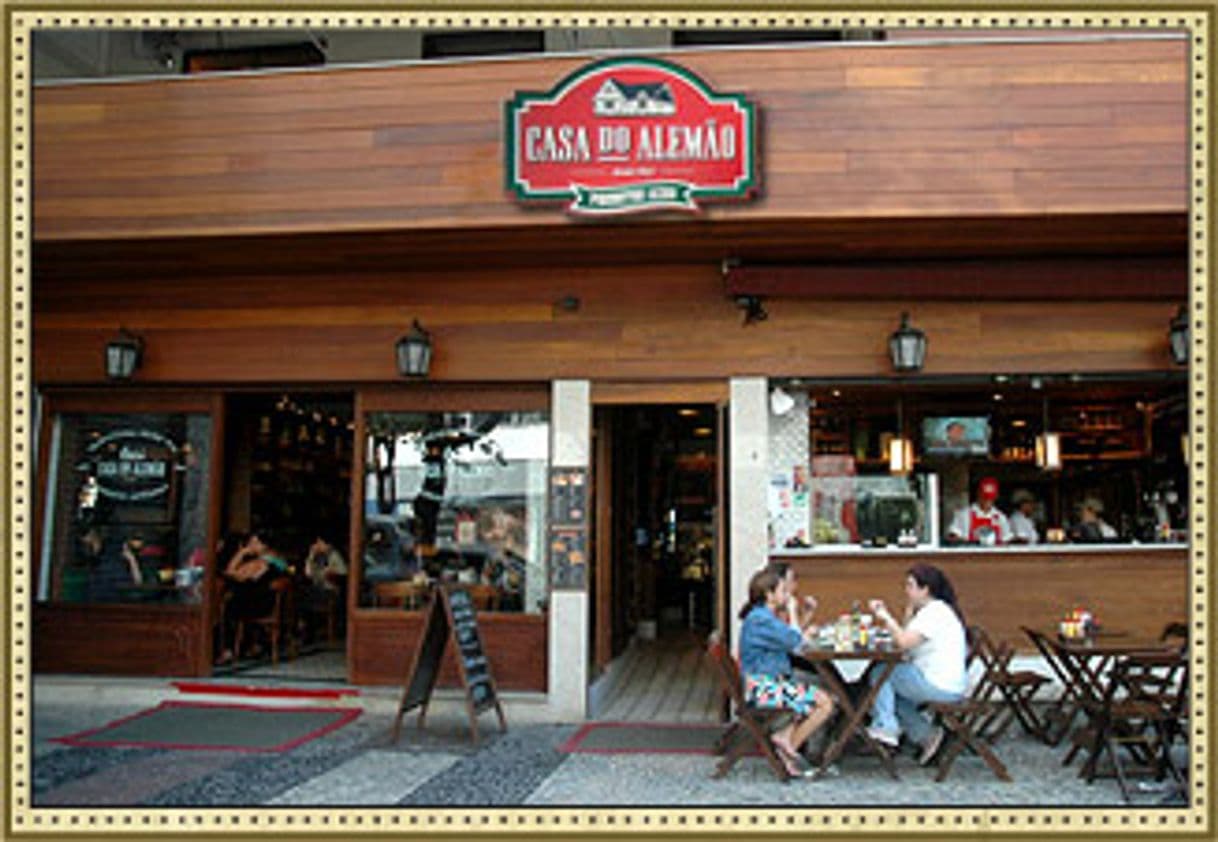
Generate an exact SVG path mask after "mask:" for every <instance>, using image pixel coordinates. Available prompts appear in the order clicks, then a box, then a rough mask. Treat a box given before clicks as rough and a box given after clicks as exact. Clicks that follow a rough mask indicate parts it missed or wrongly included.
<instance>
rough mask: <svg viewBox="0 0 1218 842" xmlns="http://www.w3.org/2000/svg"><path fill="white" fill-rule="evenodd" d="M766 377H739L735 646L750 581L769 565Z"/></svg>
mask: <svg viewBox="0 0 1218 842" xmlns="http://www.w3.org/2000/svg"><path fill="white" fill-rule="evenodd" d="M766 385H767V384H766V380H765V378H764V377H733V378H732V381H731V404H730V413H731V414H730V416H729V417H730V419H731V422H730V425H729V427H728V431H729V441H728V453H729V465H730V466H731V477H730V478H729V480H728V482H729V483H730V488H731V497H730V500H731V515H730V520H729V522H728V529H729V530H730V531H729V534H730V535H731V542H730V546H731V559H730V564H731V568H730V570H731V577H730V580H729V586H728V611H729V617H730V618H731V635H732V645H733V647H734V646H735V644H736V642H737V641H738V640H739V639H740V620H739V618H738V617H737V616H736V611H737V609H738V608H739V607H740V606H741V605H743V604H744V601H745V599H747V598H748V593H749V579H750V578H751V577H752V575H753V574H754V573H755V572H757V570H758V569H759V568H761V567H762V566H764V565H765V563H766V561H767V560H768V549H767V538H766V524H767V523H768V518H769V513H768V511H767V504H766V482H767V478H766V465H767V464H768V461H767V457H766V444H767V442H766V436H767V431H768V423H769V415H768V409H767V405H766Z"/></svg>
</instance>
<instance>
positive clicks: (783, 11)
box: [0, 0, 1218, 838]
mask: <svg viewBox="0 0 1218 842" xmlns="http://www.w3.org/2000/svg"><path fill="white" fill-rule="evenodd" d="M5 2H7V7H6V8H5V10H4V11H5V18H4V27H5V33H4V34H5V37H4V49H5V57H6V62H5V67H6V71H7V72H6V75H5V79H6V82H7V89H8V93H9V95H8V97H7V108H6V109H5V112H4V117H3V120H4V121H5V122H6V123H7V124H8V127H9V129H10V133H9V138H10V141H9V143H8V146H7V150H6V151H7V158H6V163H7V168H6V171H7V174H8V178H7V180H6V181H5V187H4V189H5V193H6V198H7V199H8V202H7V204H6V207H7V210H8V213H7V214H6V216H5V224H6V227H7V233H8V234H9V235H10V236H9V237H8V239H7V240H6V243H7V246H8V248H7V257H8V265H9V266H10V267H11V268H10V272H9V277H8V283H7V284H6V285H5V290H4V305H5V308H4V313H5V316H6V318H5V319H4V320H3V321H2V322H0V324H2V327H0V339H3V340H4V344H5V348H6V351H7V353H6V354H5V359H4V363H5V367H4V373H5V385H6V388H5V390H4V392H3V399H0V400H2V401H3V402H0V408H2V409H4V410H6V413H5V415H4V418H5V421H6V423H4V424H3V425H0V426H2V427H3V429H4V430H5V433H4V446H5V448H6V453H7V459H5V460H3V464H4V467H3V468H2V469H0V470H2V471H3V472H4V473H3V476H2V477H0V479H2V480H3V481H2V482H0V489H2V490H0V494H3V495H4V496H3V497H0V500H3V502H5V503H6V504H11V505H8V506H6V510H5V512H6V515H7V516H6V517H5V523H4V527H5V528H4V529H3V531H2V532H0V534H2V535H3V536H4V538H3V549H5V550H7V553H6V556H7V557H8V558H10V559H11V564H10V565H9V567H8V576H7V578H6V580H5V593H6V595H7V596H8V599H7V600H6V605H7V606H8V607H7V609H6V616H5V623H4V626H3V629H2V630H0V643H8V644H9V645H8V648H7V651H8V653H9V656H8V659H7V661H6V662H5V663H6V676H5V677H6V678H7V679H8V681H7V682H6V684H5V686H6V687H7V688H8V689H7V692H6V693H4V694H3V698H2V702H0V704H3V706H4V709H5V711H6V712H8V713H10V715H11V718H9V719H8V720H7V721H6V725H7V727H6V728H5V729H4V732H3V739H4V741H5V743H4V745H5V748H6V751H5V758H4V759H5V767H4V769H3V771H0V776H3V777H4V778H5V779H7V780H8V781H11V784H10V786H8V787H6V791H5V795H6V802H7V803H6V808H7V809H6V810H5V813H6V824H5V827H4V829H3V832H4V833H5V835H10V834H11V835H14V836H22V837H24V836H37V837H46V836H48V835H75V834H77V833H80V832H93V833H96V832H102V833H111V834H118V835H121V836H124V837H125V836H133V835H137V834H138V835H146V834H148V833H162V832H169V833H173V834H175V835H178V834H183V833H188V834H194V835H196V836H197V835H210V834H216V833H220V832H222V833H224V834H225V835H229V834H232V833H233V832H263V831H267V832H278V833H283V832H294V833H301V834H306V833H307V834H308V835H310V836H313V835H316V834H318V833H321V834H339V835H342V836H347V835H349V834H351V833H353V832H360V833H367V832H378V831H379V832H386V831H388V832H394V833H396V834H398V835H401V834H409V835H415V834H419V835H423V836H437V835H444V836H453V835H470V834H473V833H478V834H479V835H481V834H483V833H486V832H489V833H491V834H493V835H496V836H500V837H509V836H510V837H520V836H522V835H525V834H529V835H532V834H538V833H542V834H547V835H556V834H558V833H572V832H579V833H581V834H585V833H586V834H594V835H624V834H627V833H628V834H631V835H638V834H640V833H642V834H645V835H653V834H655V835H660V834H663V835H670V834H682V833H683V834H694V835H696V836H698V837H708V836H723V835H727V834H731V835H740V833H741V832H744V833H748V834H750V835H752V834H766V835H769V834H776V833H792V832H794V833H801V834H808V833H818V834H824V833H826V832H850V833H852V834H856V833H864V834H867V835H882V836H892V835H895V834H905V833H913V834H918V835H926V834H935V835H942V834H945V833H947V834H952V835H957V834H978V833H983V832H984V833H993V834H1003V835H1028V834H1032V835H1034V836H1036V837H1043V836H1045V835H1047V834H1054V835H1069V836H1078V835H1080V834H1085V835H1088V836H1090V835H1108V834H1114V833H1155V834H1156V835H1162V834H1170V835H1172V836H1178V835H1182V836H1188V837H1193V838H1196V837H1198V836H1202V837H1205V838H1208V837H1209V836H1210V835H1211V834H1212V833H1213V832H1214V829H1215V825H1214V822H1213V821H1212V819H1211V816H1212V814H1213V811H1214V799H1213V787H1212V781H1213V772H1212V770H1211V764H1210V762H1209V757H1210V755H1211V753H1212V752H1213V750H1214V737H1213V735H1212V734H1211V733H1210V731H1209V719H1210V712H1209V709H1208V700H1209V694H1208V692H1207V691H1208V690H1209V685H1210V684H1211V683H1212V682H1213V674H1212V673H1211V672H1209V671H1208V670H1207V669H1206V665H1207V662H1208V656H1209V652H1210V651H1211V647H1212V645H1213V640H1212V638H1213V626H1212V624H1210V623H1208V622H1207V619H1208V618H1209V616H1210V613H1211V610H1212V609H1211V593H1212V589H1213V585H1212V583H1213V580H1212V575H1213V574H1212V570H1211V567H1210V550H1211V547H1212V546H1213V543H1212V542H1213V536H1212V535H1211V534H1210V533H1209V531H1208V530H1207V529H1206V524H1207V522H1208V521H1209V519H1210V518H1212V517H1214V516H1215V515H1216V514H1218V511H1216V507H1215V505H1214V498H1213V495H1212V494H1211V493H1210V483H1211V481H1212V472H1211V470H1210V461H1211V460H1210V449H1211V446H1212V443H1213V441H1214V439H1213V436H1214V430H1213V427H1212V424H1211V423H1210V413H1209V408H1208V407H1209V405H1210V403H1211V400H1212V396H1211V392H1210V385H1209V384H1210V380H1211V375H1212V368H1213V365H1214V361H1213V359H1212V358H1211V354H1210V352H1209V337H1210V326H1209V325H1210V320H1209V312H1210V308H1211V306H1212V301H1213V288H1212V287H1211V285H1210V280H1209V265H1210V257H1209V254H1210V251H1209V239H1208V236H1207V234H1208V232H1209V226H1210V207H1211V206H1210V201H1209V200H1210V196H1211V187H1210V180H1209V172H1210V168H1209V158H1210V155H1211V154H1212V152H1211V141H1210V138H1209V134H1210V133H1209V131H1208V130H1209V127H1210V99H1211V96H1212V90H1211V88H1212V85H1211V74H1210V66H1211V62H1212V56H1211V49H1212V48H1213V43H1214V29H1213V27H1214V14H1215V11H1214V8H1213V7H1212V5H1211V4H1209V3H1204V2H1196V1H1195V0H1194V2H1182V3H1177V4H1174V5H1161V6H1154V7H1152V8H1146V7H1145V6H1143V5H1142V4H1139V3H1136V2H1133V0H1120V2H1114V3H1113V4H1112V5H1110V6H1108V7H1106V8H1096V7H1090V8H1088V7H1076V8H1073V9H1070V10H1065V11H1063V10H1061V9H1060V8H1050V7H1041V8H1038V7H1037V6H1034V5H1031V4H1028V5H1027V6H1021V8H1019V9H1018V10H1013V9H1010V8H1004V7H1002V6H994V7H991V8H989V9H983V10H978V9H973V8H967V7H956V8H952V7H934V6H929V5H927V6H924V7H922V8H917V7H910V8H904V9H902V8H892V9H883V10H878V11H870V10H859V9H852V8H851V6H852V5H854V4H849V3H846V4H840V5H837V4H835V5H833V6H829V7H821V8H817V7H813V6H810V5H805V4H799V3H795V2H791V0H788V2H786V3H779V4H775V5H772V4H771V3H769V2H764V0H763V1H762V2H749V0H735V2H732V3H730V4H725V6H724V8H698V7H697V6H690V5H685V4H684V3H677V2H672V3H669V2H664V0H659V2H654V3H646V2H638V0H635V2H622V0H607V2H596V0H593V2H592V3H584V4H579V7H580V8H582V11H578V12H564V11H562V10H563V9H564V8H570V4H568V3H565V2H546V0H534V3H533V5H532V6H531V8H530V9H529V10H526V11H521V10H519V9H508V8H501V7H496V6H482V5H481V4H477V3H467V4H465V5H463V6H451V7H450V6H448V4H442V3H436V2H427V0H415V2H414V4H413V5H412V6H411V7H408V8H406V9H401V8H395V6H394V4H393V3H392V2H391V0H390V2H385V0H380V2H377V0H368V4H367V5H366V6H365V7H364V8H361V9H358V10H349V11H343V10H337V11H335V10H333V9H334V5H335V4H334V3H333V2H331V3H329V4H324V5H323V2H318V3H316V4H315V3H306V2H305V0H296V2H295V5H296V6H297V8H295V9H293V10H290V11H284V10H281V9H278V8H276V9H275V10H273V11H265V12H264V11H260V10H252V11H251V10H250V9H249V7H248V6H244V5H243V4H240V3H235V2H234V3H225V4H224V5H227V6H231V9H232V10H231V11H225V10H223V9H224V6H223V5H219V4H217V6H209V10H208V11H195V10H192V9H189V8H187V9H183V8H180V7H181V6H182V5H184V4H182V3H174V2H173V0H169V2H159V3H155V4H153V3H144V4H140V5H139V6H137V7H134V8H133V7H131V6H125V7H122V8H118V7H116V8H113V9H110V8H106V7H96V6H92V5H88V4H85V3H82V2H80V0H77V2H70V1H69V2H64V3H61V4H59V5H56V6H51V5H49V4H48V5H44V4H40V3H36V2H23V0H0V4H4V3H5ZM174 6H178V7H179V8H174ZM327 6H328V7H329V8H327ZM615 6H616V7H617V8H614V7H615ZM589 7H591V9H590V8H589ZM623 7H625V8H626V9H630V10H622V9H623ZM216 8H219V9H221V10H220V11H216V10H215V9H216ZM864 8H865V7H864ZM287 25H291V26H297V27H299V26H310V25H311V26H324V27H329V28H338V27H377V26H384V27H412V28H413V27H489V26H495V27H507V26H516V27H525V26H528V27H540V26H568V27H571V26H580V27H612V26H674V27H705V28H709V27H734V26H745V27H847V26H849V27H875V28H883V27H902V28H934V29H955V28H967V29H993V30H995V34H996V35H998V34H1000V33H1001V31H1002V30H1004V29H1009V28H1024V27H1030V26H1036V27H1039V28H1054V29H1063V28H1075V27H1085V28H1090V29H1098V30H1103V29H1146V30H1149V31H1164V30H1181V31H1186V32H1187V33H1188V34H1189V38H1190V46H1191V51H1190V58H1189V62H1190V73H1189V76H1190V80H1191V85H1192V97H1191V101H1192V106H1191V114H1190V117H1191V126H1190V152H1191V159H1190V188H1191V195H1190V213H1189V237H1190V243H1191V247H1190V255H1189V257H1190V277H1191V279H1192V282H1191V284H1190V292H1191V301H1190V313H1191V316H1192V318H1191V320H1190V328H1191V330H1192V355H1191V376H1190V377H1191V379H1190V382H1191V386H1192V388H1191V390H1190V391H1191V394H1190V400H1191V407H1190V413H1191V418H1192V424H1191V425H1190V431H1191V442H1192V443H1191V447H1192V453H1191V456H1192V459H1191V471H1192V473H1191V480H1190V496H1191V497H1192V501H1191V508H1192V511H1193V524H1192V549H1191V553H1190V564H1191V566H1192V569H1191V580H1192V581H1191V586H1190V587H1191V591H1190V594H1191V595H1192V597H1193V600H1192V604H1191V608H1192V611H1191V617H1190V622H1191V625H1192V640H1191V647H1192V648H1191V652H1192V658H1193V664H1192V674H1193V679H1194V683H1193V688H1192V690H1193V706H1192V720H1191V728H1192V733H1191V735H1190V740H1191V745H1192V756H1191V758H1190V793H1191V794H1190V805H1189V806H1188V807H1187V808H1184V807H1180V808H1171V809H1168V808H1158V809H1156V808H1139V809H1120V808H1103V809H1070V808H1065V809H1063V808H1055V809H1036V808H1011V807H999V808H994V809H976V808H968V809H958V810H950V809H943V808H938V809H932V808H928V809H924V810H909V809H904V810H895V809H865V808H858V809H852V810H849V811H847V810H840V809H838V810H827V809H815V808H810V809H806V810H800V809H790V808H785V807H784V808H781V809H770V810H765V811H756V810H752V809H743V808H741V809H713V810H712V809H696V808H691V809H684V810H673V809H637V810H636V809H631V810H626V809H617V810H609V809H565V808H564V809H502V810H490V809H472V810H453V811H446V810H443V809H425V810H412V811H406V810H391V809H379V810H368V809H326V810H312V811H310V810H276V811H274V812H268V811H262V810H257V809H225V808H212V809H206V810H204V809H197V810H151V809H146V810H140V809H134V810H128V809H125V808H124V809H91V810H85V809H76V810H63V809H53V810H52V809H46V808H44V809H35V808H33V807H31V805H30V804H29V802H28V792H29V785H30V775H31V770H30V765H29V760H30V739H29V734H30V725H31V710H30V682H31V676H30V672H31V661H30V604H29V597H30V594H29V591H28V587H27V584H26V582H27V577H28V575H29V571H30V565H29V562H30V560H31V559H30V530H31V528H32V526H33V524H32V513H33V500H32V491H33V486H32V484H31V481H30V478H31V476H32V473H33V468H32V464H31V463H32V460H33V457H34V456H35V454H33V453H32V452H31V446H32V431H31V426H32V421H33V412H32V397H33V393H32V388H31V387H32V384H31V357H30V350H31V330H30V320H29V313H30V306H31V305H30V302H31V295H30V283H29V278H30V255H29V243H30V241H31V235H30V212H29V211H30V201H31V190H30V181H29V177H28V176H29V173H30V171H31V170H30V121H29V102H30V72H31V70H30V68H31V57H30V46H31V44H30V36H31V32H32V31H33V30H34V29H37V28H44V27H46V28H60V27H119V26H122V27H138V28H155V27H174V28H181V29H185V28H200V27H234V28H257V27H273V26H287Z"/></svg>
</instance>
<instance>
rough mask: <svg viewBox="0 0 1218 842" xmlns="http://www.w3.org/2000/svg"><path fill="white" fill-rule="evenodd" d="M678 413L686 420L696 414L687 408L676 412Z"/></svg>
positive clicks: (696, 412)
mask: <svg viewBox="0 0 1218 842" xmlns="http://www.w3.org/2000/svg"><path fill="white" fill-rule="evenodd" d="M678 412H680V414H681V415H683V416H684V417H686V418H692V417H693V416H695V415H697V414H698V410H696V409H690V408H689V407H685V408H684V409H681V410H678Z"/></svg>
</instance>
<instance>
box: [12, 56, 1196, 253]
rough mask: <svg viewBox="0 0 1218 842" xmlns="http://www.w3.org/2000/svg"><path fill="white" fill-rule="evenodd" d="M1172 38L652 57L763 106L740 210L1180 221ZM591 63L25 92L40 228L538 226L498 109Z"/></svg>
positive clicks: (1178, 108)
mask: <svg viewBox="0 0 1218 842" xmlns="http://www.w3.org/2000/svg"><path fill="white" fill-rule="evenodd" d="M1187 52H1188V41H1187V39H1186V38H1182V37H1179V36H1176V35H1165V36H1164V37H1162V38H1140V39H1137V40H1120V39H1112V40H1099V39H1097V40H1077V41H1070V42H1062V41H1057V42H1048V41H1046V42H1035V41H1028V42H1016V43H984V44H978V43H969V42H961V43H956V44H936V45H926V44H908V43H907V44H899V45H882V44H881V45H874V46H871V45H862V44H851V45H849V46H844V47H817V48H811V49H798V50H782V49H766V50H747V49H746V50H714V51H705V52H697V51H687V52H685V51H683V52H681V53H679V54H678V53H657V55H660V56H663V57H667V58H671V59H674V60H677V61H679V62H681V63H682V64H683V65H685V66H686V67H688V68H689V69H690V70H692V71H693V72H695V73H697V74H699V75H701V76H702V77H703V78H704V79H705V80H706V81H707V82H708V83H709V84H710V85H711V86H713V87H714V88H716V89H718V90H721V91H724V92H743V93H746V94H748V96H749V97H750V98H751V99H753V100H754V101H755V102H756V103H757V104H758V105H759V106H760V109H761V115H762V117H761V125H762V128H761V137H760V158H761V162H762V164H761V166H762V191H763V195H762V196H761V198H760V199H759V200H758V201H756V202H753V203H751V204H747V205H741V206H732V207H716V208H714V209H712V210H710V211H708V212H707V215H706V216H707V218H710V219H722V218H739V219H746V220H758V221H761V220H773V219H784V218H786V219H789V218H800V219H816V218H825V219H833V218H852V217H875V218H884V217H911V216H914V217H916V216H926V215H929V216H968V215H992V214H997V215H1002V216H1008V215H1010V216H1014V215H1019V214H1053V213H1095V212H1107V213H1127V212H1128V213H1133V212H1153V211H1166V212H1173V213H1178V212H1181V211H1183V210H1184V209H1185V207H1186V202H1187V167H1186V165H1187V155H1188V146H1187V143H1186V132H1187V129H1188V114H1187V101H1188V73H1187ZM592 58H593V56H588V57H581V58H570V57H565V58H557V57H556V58H543V59H537V60H522V61H494V62H468V63H460V62H456V63H446V64H436V65H430V66H427V65H425V66H417V65H416V66H411V67H394V68H375V69H347V70H330V71H320V72H293V73H279V74H276V73H270V74H265V75H257V76H248V77H243V76H232V77H213V78H197V79H173V80H161V81H150V82H146V83H130V82H128V83H122V84H89V85H79V86H53V87H51V86H48V87H39V88H37V89H36V90H35V92H34V109H33V115H34V150H33V151H34V155H33V161H34V195H35V203H34V226H33V230H34V233H35V237H36V238H37V239H39V240H43V241H48V240H71V239H99V238H124V237H171V236H198V235H223V234H254V233H265V232H300V231H354V230H395V229H397V230H400V229H438V228H451V227H465V226H510V227H522V226H524V227H529V226H538V225H543V226H552V225H560V224H562V219H561V214H562V212H561V210H559V209H557V208H555V209H553V210H549V211H546V210H542V211H537V210H532V209H526V208H522V207H519V206H517V205H516V204H514V203H513V202H512V201H511V200H509V198H508V197H507V195H506V193H505V190H504V185H503V172H502V154H501V152H502V138H501V133H502V126H501V121H502V110H501V109H502V104H503V102H504V101H505V100H507V99H509V98H510V97H511V96H512V95H513V94H514V93H515V92H517V91H530V90H531V91H538V90H547V89H549V88H550V87H551V86H552V85H553V84H555V83H556V82H557V81H559V80H560V79H562V78H563V77H564V76H565V75H566V74H568V73H569V72H571V71H573V70H575V69H577V68H578V67H580V66H581V65H582V64H584V63H585V62H587V61H589V60H591V59H592Z"/></svg>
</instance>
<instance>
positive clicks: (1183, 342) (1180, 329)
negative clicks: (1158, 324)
mask: <svg viewBox="0 0 1218 842" xmlns="http://www.w3.org/2000/svg"><path fill="white" fill-rule="evenodd" d="M1167 338H1168V339H1169V340H1170V341H1171V358H1172V359H1173V360H1175V361H1176V365H1186V364H1187V363H1188V308H1187V307H1186V306H1185V305H1183V304H1181V305H1180V309H1179V310H1178V311H1177V312H1176V317H1175V318H1174V319H1172V320H1171V330H1170V331H1168V333H1167Z"/></svg>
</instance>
